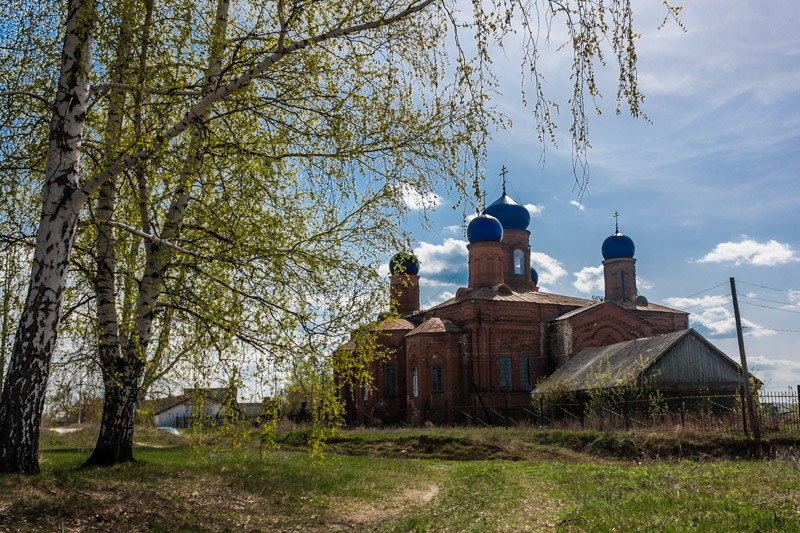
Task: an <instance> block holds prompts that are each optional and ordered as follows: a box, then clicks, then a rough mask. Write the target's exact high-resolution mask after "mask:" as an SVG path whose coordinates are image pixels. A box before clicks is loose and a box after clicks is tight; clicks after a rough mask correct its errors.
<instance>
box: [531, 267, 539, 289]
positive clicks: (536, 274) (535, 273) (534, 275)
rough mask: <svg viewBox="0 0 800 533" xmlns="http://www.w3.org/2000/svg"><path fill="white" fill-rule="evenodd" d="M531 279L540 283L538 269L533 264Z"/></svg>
mask: <svg viewBox="0 0 800 533" xmlns="http://www.w3.org/2000/svg"><path fill="white" fill-rule="evenodd" d="M531 281H533V284H534V285H538V284H539V273H538V272H536V269H535V268H533V267H532V266H531Z"/></svg>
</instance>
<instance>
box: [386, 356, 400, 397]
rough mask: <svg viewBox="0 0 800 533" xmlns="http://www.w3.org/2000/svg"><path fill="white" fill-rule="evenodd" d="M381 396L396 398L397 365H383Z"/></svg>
mask: <svg viewBox="0 0 800 533" xmlns="http://www.w3.org/2000/svg"><path fill="white" fill-rule="evenodd" d="M383 395H384V396H397V363H385V364H384V365H383Z"/></svg>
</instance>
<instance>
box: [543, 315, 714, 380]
mask: <svg viewBox="0 0 800 533" xmlns="http://www.w3.org/2000/svg"><path fill="white" fill-rule="evenodd" d="M690 334H691V335H696V336H698V337H700V335H699V334H698V333H697V332H696V331H694V330H693V329H686V330H683V331H676V332H674V333H667V334H665V335H655V336H653V337H646V338H644V339H636V340H632V341H626V342H618V343H616V344H610V345H608V346H601V347H599V348H585V349H583V350H581V351H580V352H579V353H578V354H577V355H575V357H573V358H572V359H570V360H569V361H567V362H566V363H564V365H562V366H561V367H559V368H558V370H556V371H555V372H554V373H553V375H552V376H550V377H549V378H548V379H547V381H545V382H544V383H542V384H541V385H539V386H538V387H537V388H536V392H547V390H549V389H551V388H552V387H555V386H557V385H561V384H563V385H565V386H566V387H567V389H569V390H587V389H594V388H598V387H600V388H611V387H618V386H621V385H624V384H625V383H626V382H628V381H629V380H630V379H631V378H634V377H636V376H638V375H640V374H641V373H643V372H644V371H645V370H646V369H647V368H649V367H650V366H651V365H652V364H653V363H655V361H656V360H658V358H659V357H661V356H662V355H663V354H665V353H666V352H667V351H668V350H669V349H670V348H672V346H674V345H675V344H676V343H677V342H679V341H680V340H681V339H683V338H684V337H686V336H687V335H690ZM701 338H702V337H701ZM715 349H716V348H715ZM717 351H719V350H717ZM720 353H722V352H720ZM722 355H723V356H724V354H722ZM725 357H726V358H727V356H725Z"/></svg>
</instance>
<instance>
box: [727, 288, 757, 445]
mask: <svg viewBox="0 0 800 533" xmlns="http://www.w3.org/2000/svg"><path fill="white" fill-rule="evenodd" d="M731 299H732V300H733V315H734V317H735V318H736V337H737V338H738V340H739V357H740V358H741V360H742V382H743V384H742V385H743V388H744V395H745V398H746V399H747V411H748V412H749V413H750V428H751V429H752V430H753V436H754V437H755V438H756V440H760V439H761V428H760V427H759V423H758V417H756V408H755V405H754V402H753V393H752V392H751V391H750V372H748V370H747V357H746V356H745V354H744V337H743V336H742V318H741V316H740V315H739V300H738V299H737V298H736V282H735V281H734V280H733V278H731Z"/></svg>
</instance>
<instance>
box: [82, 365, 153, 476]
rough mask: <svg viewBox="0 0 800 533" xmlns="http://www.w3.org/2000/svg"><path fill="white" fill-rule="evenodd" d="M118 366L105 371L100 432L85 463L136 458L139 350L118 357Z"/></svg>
mask: <svg viewBox="0 0 800 533" xmlns="http://www.w3.org/2000/svg"><path fill="white" fill-rule="evenodd" d="M116 362H117V366H116V368H113V369H110V372H106V371H105V369H104V371H103V384H104V386H105V398H104V400H103V419H102V422H101V425H100V436H99V437H98V438H97V444H96V445H95V448H94V451H93V452H92V455H91V456H90V457H89V459H87V460H86V465H101V466H110V465H115V464H119V463H126V462H130V461H134V460H135V459H134V458H133V425H134V421H135V418H136V407H137V404H138V400H139V380H138V376H140V375H141V374H142V367H143V366H144V365H143V363H142V362H141V360H140V358H139V357H138V356H137V355H136V354H130V353H128V354H126V356H125V358H124V359H120V358H117V359H116Z"/></svg>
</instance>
